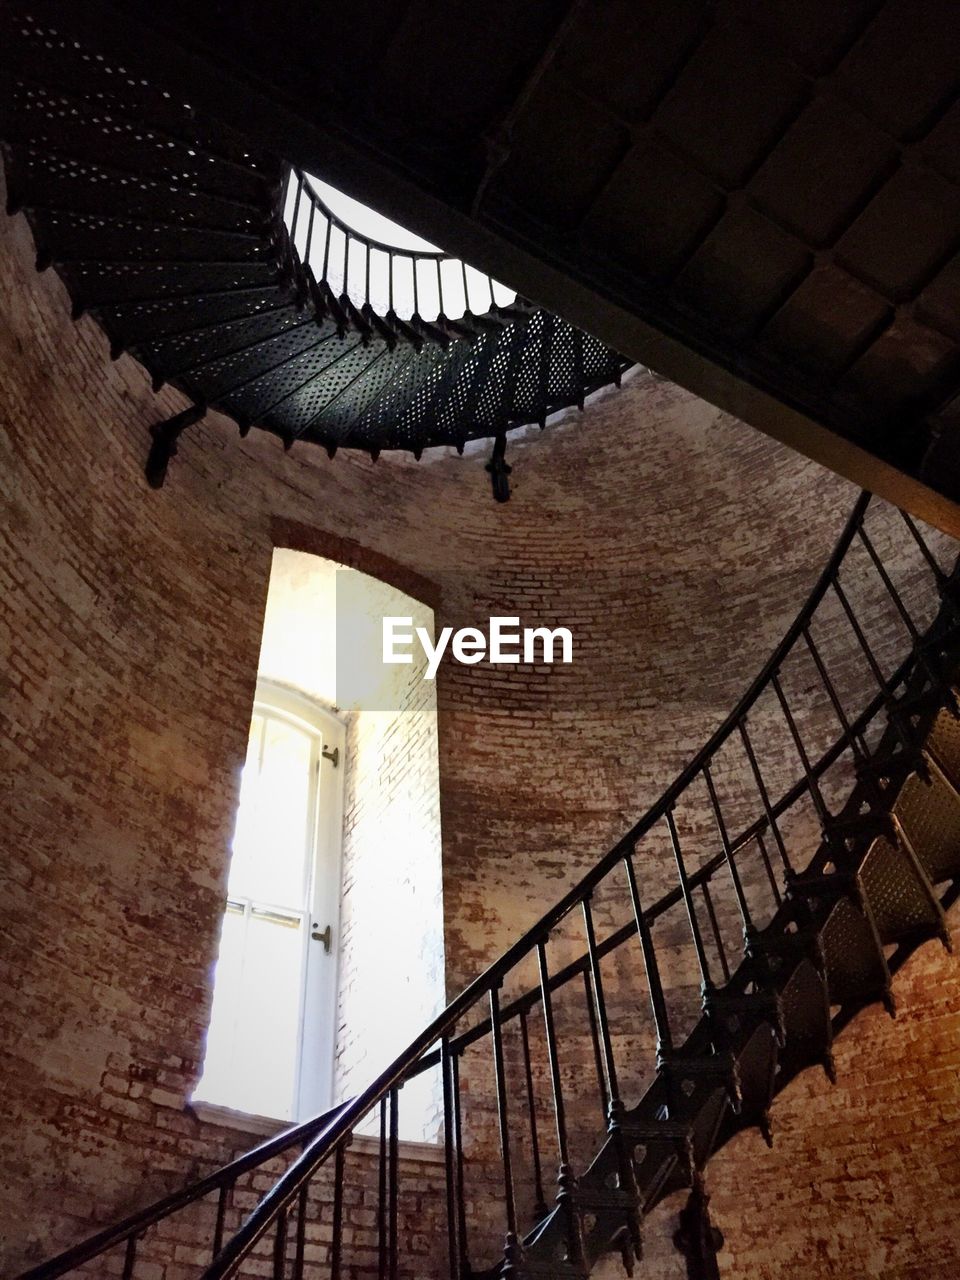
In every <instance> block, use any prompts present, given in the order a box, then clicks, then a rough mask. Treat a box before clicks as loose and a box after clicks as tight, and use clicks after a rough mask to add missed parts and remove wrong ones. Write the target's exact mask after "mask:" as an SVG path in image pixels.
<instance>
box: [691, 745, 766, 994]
mask: <svg viewBox="0 0 960 1280" xmlns="http://www.w3.org/2000/svg"><path fill="white" fill-rule="evenodd" d="M703 777H704V781H705V782H706V784H707V792H708V794H709V796H710V807H711V808H712V809H713V817H714V821H715V822H716V824H717V834H718V835H719V837H720V845H721V847H722V849H723V859H724V861H725V862H726V864H727V867H728V868H729V870H730V878H731V879H732V881H733V891H734V893H735V894H736V896H737V906H738V907H739V908H740V918H741V920H742V922H743V936H744V937H745V938H747V939H749V938H751V937H752V936H753V934H754V928H753V921H752V919H751V918H750V908H749V906H748V905H747V896H746V894H745V893H744V891H743V882H742V881H741V879H740V872H739V871H738V870H737V864H736V860H735V858H734V856H733V849H732V848H731V846H730V837H729V835H728V834H727V824H726V822H725V821H724V817H723V810H722V809H721V808H720V799H719V797H718V795H717V789H716V787H715V786H714V784H713V775H712V774H711V772H710V766H709V765H708V764H705V765H704V766H703ZM703 891H704V897H705V898H707V901H708V903H709V906H710V910H712V909H713V904H712V902H710V899H709V894H708V893H707V886H706V884H704V886H703ZM721 963H722V964H723V968H724V973H725V975H726V977H727V978H728V979H729V977H730V973H729V971H728V970H727V963H726V959H725V958H724V959H722V961H721Z"/></svg>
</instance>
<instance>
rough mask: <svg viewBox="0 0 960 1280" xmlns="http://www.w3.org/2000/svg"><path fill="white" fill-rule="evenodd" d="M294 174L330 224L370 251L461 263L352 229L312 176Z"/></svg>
mask: <svg viewBox="0 0 960 1280" xmlns="http://www.w3.org/2000/svg"><path fill="white" fill-rule="evenodd" d="M293 173H294V175H295V177H296V178H297V180H298V181H299V182H302V183H303V189H304V191H305V192H306V194H307V197H308V198H309V199H310V200H311V202H312V203H313V204H314V205H315V206H316V207H317V208H318V209H319V210H320V212H321V213H322V214H323V216H324V217H325V218H326V219H327V221H328V222H332V223H333V225H334V226H335V227H336V228H337V230H338V231H342V232H343V234H344V235H347V236H350V238H351V239H352V240H358V241H359V242H360V243H361V244H363V245H366V246H367V248H368V249H377V250H378V251H379V252H381V253H392V254H394V255H400V256H401V257H405V258H418V259H419V258H422V259H423V260H424V261H425V262H435V261H438V260H439V261H440V262H459V261H460V259H459V258H455V257H453V255H452V254H449V253H444V251H443V250H442V249H404V248H402V247H401V246H399V245H395V244H387V243H386V241H383V240H374V239H373V237H372V236H368V235H365V234H364V233H363V232H362V231H357V229H356V228H355V227H351V226H350V224H349V223H348V222H344V220H343V219H342V218H341V217H340V216H339V215H338V214H336V213H334V212H333V210H332V209H331V208H330V206H329V205H328V204H327V202H326V201H325V200H324V198H323V197H322V196H321V195H320V193H319V191H317V189H316V187H315V186H314V185H313V183H312V182H311V180H310V175H309V174H308V173H305V172H304V171H303V170H302V169H297V168H294V169H293Z"/></svg>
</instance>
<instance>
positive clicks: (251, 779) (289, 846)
mask: <svg viewBox="0 0 960 1280" xmlns="http://www.w3.org/2000/svg"><path fill="white" fill-rule="evenodd" d="M258 721H262V724H263V741H262V748H261V749H259V750H258V748H257V746H255V745H254V744H255V743H258V744H259V739H258V735H259V729H260V725H259V724H258ZM250 734H251V736H250V742H251V749H250V750H248V753H247V763H246V765H245V766H244V770H243V780H242V782H241V786H240V808H239V812H238V814H237V828H236V832H235V834H234V837H233V859H232V861H231V864H230V893H231V895H232V896H234V897H238V898H250V899H252V900H254V901H255V902H267V903H273V904H275V905H280V906H287V907H295V908H297V909H298V910H300V909H302V908H303V907H304V905H305V898H306V883H307V849H308V846H309V837H310V830H309V819H310V791H311V777H310V760H311V746H312V739H311V738H310V735H309V734H306V733H304V732H303V731H302V730H300V729H297V728H296V727H295V726H294V725H292V724H288V723H287V722H286V721H285V720H280V719H274V718H273V717H272V716H267V717H265V718H264V717H256V716H255V717H254V722H253V724H252V725H251V729H250Z"/></svg>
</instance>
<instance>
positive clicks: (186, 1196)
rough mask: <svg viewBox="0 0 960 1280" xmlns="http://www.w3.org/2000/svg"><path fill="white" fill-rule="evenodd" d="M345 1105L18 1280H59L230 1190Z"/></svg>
mask: <svg viewBox="0 0 960 1280" xmlns="http://www.w3.org/2000/svg"><path fill="white" fill-rule="evenodd" d="M346 1105H347V1103H346V1102H341V1103H338V1104H337V1106H335V1107H331V1108H330V1110H329V1111H324V1112H323V1113H322V1114H321V1115H319V1116H314V1117H313V1118H312V1119H310V1120H305V1121H304V1122H303V1123H302V1124H297V1125H294V1126H293V1127H292V1128H290V1129H284V1131H283V1132H282V1133H278V1134H275V1135H274V1137H272V1138H268V1139H267V1141H266V1142H262V1143H261V1144H260V1145H259V1146H258V1147H254V1148H253V1150H252V1151H248V1152H246V1153H245V1154H244V1155H242V1156H238V1157H237V1159H236V1160H231V1162H230V1163H229V1164H225V1165H222V1166H221V1167H220V1168H219V1169H216V1170H214V1172H213V1173H208V1174H207V1176H206V1177H205V1178H200V1179H199V1180H198V1181H197V1182H191V1183H189V1184H188V1185H187V1186H186V1187H183V1188H181V1190H179V1191H173V1192H171V1193H170V1195H168V1196H164V1197H163V1199H162V1200H157V1201H155V1202H154V1203H153V1204H151V1205H148V1206H147V1207H146V1208H144V1209H137V1210H136V1211H135V1212H134V1213H131V1214H130V1215H129V1216H128V1217H126V1218H123V1219H121V1221H120V1222H115V1223H113V1225H112V1226H109V1227H105V1228H104V1229H103V1230H102V1231H98V1232H96V1234H95V1235H92V1236H88V1237H87V1239H86V1240H82V1241H81V1242H80V1243H79V1244H76V1245H73V1246H72V1247H71V1248H69V1249H65V1250H64V1251H63V1252H62V1253H58V1254H57V1255H56V1256H55V1257H53V1258H49V1259H47V1261H46V1262H43V1263H41V1264H40V1265H39V1266H36V1267H32V1268H31V1269H30V1270H29V1271H25V1272H23V1274H22V1275H21V1276H20V1277H19V1280H56V1277H57V1276H62V1275H65V1274H66V1273H67V1272H68V1271H72V1270H73V1269H74V1268H75V1267H79V1266H82V1265H83V1263H85V1262H89V1261H90V1260H91V1259H92V1258H96V1257H97V1256H99V1255H100V1254H101V1253H105V1252H106V1251H107V1250H108V1249H112V1248H114V1247H115V1246H116V1245H118V1244H123V1243H124V1242H125V1241H126V1240H129V1239H131V1238H134V1237H136V1236H139V1235H140V1234H141V1233H142V1232H144V1231H146V1230H147V1228H148V1227H152V1226H154V1225H155V1224H156V1223H158V1222H162V1221H163V1219H164V1218H169V1217H170V1215H171V1214H173V1213H176V1212H177V1210H178V1209H184V1208H186V1206H187V1205H188V1204H193V1203H194V1202H195V1201H196V1200H200V1199H202V1198H203V1197H204V1196H208V1195H209V1194H210V1193H211V1191H219V1190H220V1189H221V1187H229V1186H231V1185H232V1184H233V1183H234V1182H236V1180H237V1179H238V1178H239V1177H241V1176H242V1175H243V1174H244V1173H248V1172H249V1171H250V1170H251V1169H256V1168H257V1167H258V1166H259V1165H261V1164H264V1163H266V1161H267V1160H272V1159H273V1157H274V1156H278V1155H282V1154H283V1153H284V1152H285V1151H289V1150H290V1148H291V1147H295V1146H296V1145H297V1144H298V1143H301V1142H305V1141H307V1140H309V1139H310V1138H311V1137H314V1136H315V1135H316V1133H317V1132H318V1130H321V1129H323V1128H325V1127H326V1125H328V1124H329V1123H330V1120H331V1118H332V1117H334V1116H336V1115H337V1114H338V1113H339V1112H340V1111H342V1110H343V1109H344V1107H345V1106H346Z"/></svg>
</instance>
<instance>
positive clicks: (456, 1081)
mask: <svg viewBox="0 0 960 1280" xmlns="http://www.w3.org/2000/svg"><path fill="white" fill-rule="evenodd" d="M450 1066H451V1076H452V1077H453V1080H452V1083H453V1124H454V1138H455V1140H456V1144H457V1187H458V1188H459V1195H458V1196H457V1239H458V1241H459V1245H460V1275H461V1277H464V1278H465V1277H467V1276H469V1275H470V1274H471V1267H470V1257H469V1249H468V1242H467V1192H466V1182H465V1180H464V1176H463V1115H462V1112H461V1106H460V1055H459V1053H456V1052H455V1053H454V1054H453V1055H452V1060H451V1063H450Z"/></svg>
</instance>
